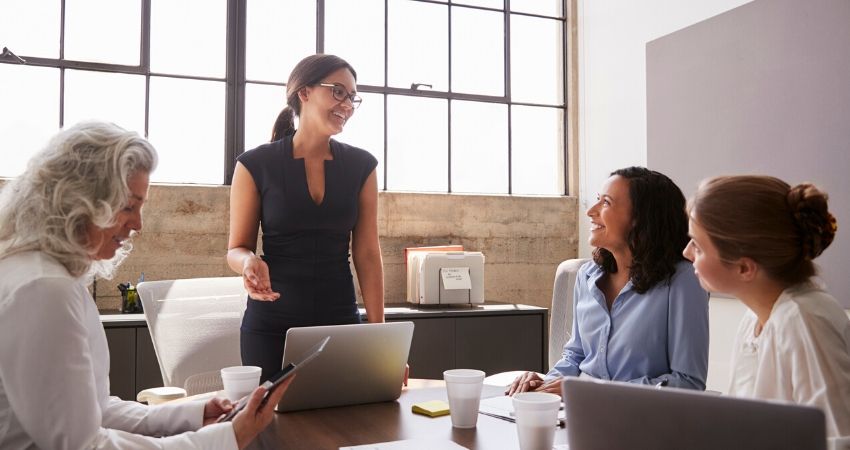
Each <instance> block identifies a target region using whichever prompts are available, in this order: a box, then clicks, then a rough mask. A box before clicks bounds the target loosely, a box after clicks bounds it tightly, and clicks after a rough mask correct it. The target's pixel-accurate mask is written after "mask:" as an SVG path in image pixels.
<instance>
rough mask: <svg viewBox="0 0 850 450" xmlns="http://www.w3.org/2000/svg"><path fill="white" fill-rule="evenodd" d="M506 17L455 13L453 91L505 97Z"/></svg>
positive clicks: (466, 10) (465, 10)
mask: <svg viewBox="0 0 850 450" xmlns="http://www.w3.org/2000/svg"><path fill="white" fill-rule="evenodd" d="M504 18H505V16H504V14H503V13H497V12H492V11H481V10H476V9H469V8H453V9H452V91H453V92H464V93H469V94H483V95H499V96H501V95H505V64H504V61H505V45H504V43H505V39H504V36H505V26H504Z"/></svg>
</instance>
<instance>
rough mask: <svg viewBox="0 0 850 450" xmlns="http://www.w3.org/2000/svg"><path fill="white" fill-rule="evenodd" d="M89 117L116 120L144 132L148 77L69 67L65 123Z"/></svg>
mask: <svg viewBox="0 0 850 450" xmlns="http://www.w3.org/2000/svg"><path fill="white" fill-rule="evenodd" d="M89 119H98V120H105V121H107V122H112V123H115V124H117V125H119V126H121V127H122V128H125V129H127V130H133V131H135V132H137V133H139V134H141V135H142V136H144V134H145V77H144V76H141V75H127V74H120V73H104V72H90V71H84V70H70V69H69V70H66V71H65V114H64V122H65V126H68V125H73V124H75V123H77V122H79V121H81V120H89Z"/></svg>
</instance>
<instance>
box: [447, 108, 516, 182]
mask: <svg viewBox="0 0 850 450" xmlns="http://www.w3.org/2000/svg"><path fill="white" fill-rule="evenodd" d="M452 192H478V193H489V194H507V193H508V107H507V106H506V105H501V104H497V103H479V102H462V101H457V100H456V101H453V102H452Z"/></svg>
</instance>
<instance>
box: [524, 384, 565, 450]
mask: <svg viewBox="0 0 850 450" xmlns="http://www.w3.org/2000/svg"><path fill="white" fill-rule="evenodd" d="M513 404H514V417H515V418H516V429H517V434H518V436H519V448H520V450H550V449H551V448H552V444H553V443H554V440H555V424H556V423H557V420H558V409H559V408H560V405H561V397H559V396H557V395H555V394H549V393H545V392H521V393H518V394H514V397H513Z"/></svg>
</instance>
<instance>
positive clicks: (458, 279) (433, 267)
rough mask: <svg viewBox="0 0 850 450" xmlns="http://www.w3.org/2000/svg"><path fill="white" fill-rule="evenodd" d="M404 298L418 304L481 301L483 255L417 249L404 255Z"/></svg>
mask: <svg viewBox="0 0 850 450" xmlns="http://www.w3.org/2000/svg"><path fill="white" fill-rule="evenodd" d="M407 301H408V302H409V303H416V304H419V305H447V304H475V303H484V254H483V253H481V252H418V253H411V254H409V255H408V256H407Z"/></svg>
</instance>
